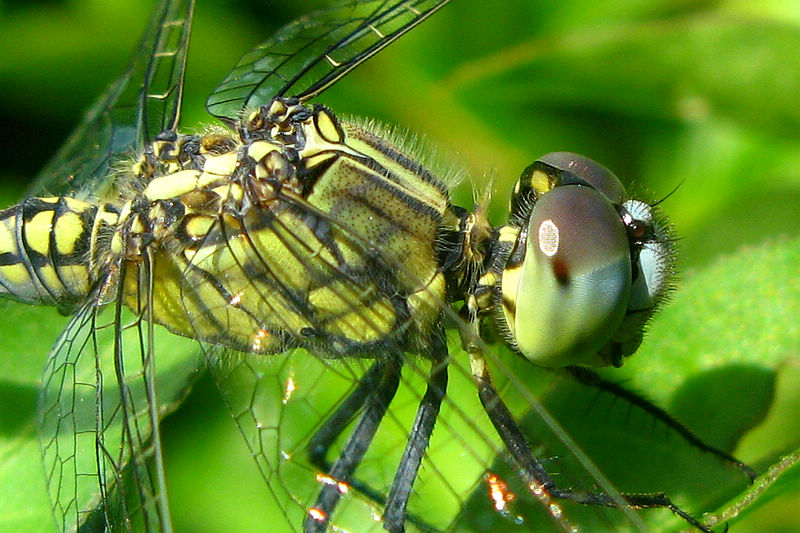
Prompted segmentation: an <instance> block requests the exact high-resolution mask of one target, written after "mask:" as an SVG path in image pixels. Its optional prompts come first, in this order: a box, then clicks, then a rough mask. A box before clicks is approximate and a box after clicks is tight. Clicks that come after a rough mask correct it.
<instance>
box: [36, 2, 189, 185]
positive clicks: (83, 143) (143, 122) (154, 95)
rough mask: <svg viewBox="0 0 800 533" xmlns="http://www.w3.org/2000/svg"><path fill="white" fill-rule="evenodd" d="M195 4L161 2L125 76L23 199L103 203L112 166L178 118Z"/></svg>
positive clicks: (92, 110)
mask: <svg viewBox="0 0 800 533" xmlns="http://www.w3.org/2000/svg"><path fill="white" fill-rule="evenodd" d="M193 9H194V0H161V2H160V4H159V6H158V8H157V9H156V10H155V11H154V14H153V17H152V18H151V20H150V22H149V23H148V26H147V29H146V30H145V33H144V35H143V37H142V40H141V41H140V42H139V45H138V47H137V50H136V52H135V53H134V56H133V58H132V59H131V61H130V63H129V65H128V68H127V69H126V71H125V73H124V74H123V75H122V76H121V77H120V78H119V79H118V80H117V81H116V82H115V83H114V84H113V85H112V86H111V87H109V88H108V90H107V91H106V92H105V93H104V94H103V95H102V96H101V97H100V98H99V99H98V100H97V101H96V102H95V103H94V104H93V105H92V107H91V108H89V110H88V111H87V112H86V115H85V116H84V118H83V120H82V122H81V123H80V124H79V125H78V126H77V128H76V129H75V130H74V131H73V132H72V134H71V135H70V137H69V138H68V139H67V141H66V143H65V144H64V145H63V146H62V147H61V149H59V151H58V152H57V153H56V154H55V156H53V158H52V159H51V160H50V161H49V162H48V163H47V165H45V167H44V168H43V169H42V171H41V172H40V173H39V175H38V176H37V178H36V180H35V181H34V183H33V184H32V186H31V187H30V188H29V190H28V191H27V194H28V195H31V196H36V195H42V194H45V193H46V194H48V195H58V194H69V195H70V196H72V197H77V198H85V197H94V198H102V196H103V194H104V193H105V192H106V191H107V190H108V189H109V188H111V187H112V186H113V182H114V178H115V173H114V169H113V163H114V161H115V159H116V158H117V157H118V156H124V155H131V154H132V153H134V152H135V151H137V150H139V149H141V147H143V146H144V144H145V143H146V142H148V141H149V140H151V139H152V137H153V136H154V135H156V134H157V133H159V132H161V131H162V130H164V129H168V128H175V127H176V126H177V124H178V121H179V118H180V107H181V99H182V95H183V80H184V72H185V70H186V56H187V50H188V44H189V34H190V31H191V22H192V12H193Z"/></svg>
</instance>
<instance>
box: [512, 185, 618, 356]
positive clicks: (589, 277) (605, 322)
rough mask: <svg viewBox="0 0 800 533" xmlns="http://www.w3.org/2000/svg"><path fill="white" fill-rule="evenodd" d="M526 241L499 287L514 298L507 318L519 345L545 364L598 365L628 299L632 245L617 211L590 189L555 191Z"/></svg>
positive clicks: (539, 206)
mask: <svg viewBox="0 0 800 533" xmlns="http://www.w3.org/2000/svg"><path fill="white" fill-rule="evenodd" d="M525 246H526V249H525V256H524V259H523V260H522V264H521V265H520V266H519V267H517V269H518V270H517V272H515V273H514V274H513V275H509V276H506V275H505V273H504V276H503V287H502V289H503V296H504V298H505V299H508V300H510V301H513V302H514V303H515V305H513V306H509V309H510V310H509V311H506V321H507V322H508V326H509V330H510V331H511V332H512V334H513V336H514V342H515V344H516V346H517V348H518V350H519V351H520V352H521V353H522V354H523V355H524V356H525V357H527V358H528V359H530V360H531V361H533V362H535V363H537V364H539V365H542V366H549V367H558V366H567V365H575V364H597V363H598V362H597V361H596V360H595V358H596V354H597V352H598V350H600V348H602V347H603V346H604V345H605V344H606V343H607V342H608V341H609V340H610V338H611V336H612V335H613V334H614V333H615V332H616V330H617V329H618V327H619V325H620V323H621V322H622V319H623V317H624V316H625V310H626V309H627V306H628V301H629V299H630V289H631V254H630V247H629V244H628V237H627V233H626V229H625V226H624V224H623V223H622V220H621V219H620V216H619V214H618V212H617V210H616V208H615V207H614V205H612V204H611V202H609V201H608V199H607V198H606V197H605V196H604V195H603V194H601V193H600V192H598V191H596V190H594V189H592V188H591V187H585V186H578V185H567V186H562V187H558V188H556V189H553V190H552V191H550V192H548V193H547V194H544V195H543V196H542V197H541V198H540V199H539V200H538V201H537V202H536V204H535V205H534V206H533V209H532V211H531V213H530V218H529V220H528V225H527V241H526V245H525ZM507 284H508V286H507Z"/></svg>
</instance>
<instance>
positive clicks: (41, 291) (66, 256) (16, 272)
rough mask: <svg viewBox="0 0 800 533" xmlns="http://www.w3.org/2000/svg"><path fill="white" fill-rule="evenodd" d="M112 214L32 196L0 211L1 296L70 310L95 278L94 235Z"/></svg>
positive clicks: (66, 200)
mask: <svg viewBox="0 0 800 533" xmlns="http://www.w3.org/2000/svg"><path fill="white" fill-rule="evenodd" d="M116 219H117V214H116V212H115V211H114V210H113V209H109V208H106V207H101V206H97V205H93V204H90V203H86V202H82V201H79V200H75V199H73V198H67V197H49V198H37V197H31V198H27V199H25V200H24V201H23V202H21V203H19V204H17V205H15V206H12V207H9V208H8V209H5V210H3V211H0V295H2V296H5V297H8V298H12V299H15V300H19V301H22V302H27V303H32V304H43V305H55V306H58V307H59V308H60V309H62V311H65V312H68V311H70V310H71V309H72V308H73V307H74V306H75V305H76V304H77V303H79V302H81V301H83V300H84V299H85V297H86V296H87V295H88V294H89V291H90V290H91V287H92V285H93V282H94V280H95V279H96V278H97V274H96V265H97V263H98V257H99V255H98V250H97V243H98V235H100V234H101V233H103V231H104V230H103V228H104V227H105V228H110V227H113V226H114V225H115V224H116Z"/></svg>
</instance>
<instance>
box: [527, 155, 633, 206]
mask: <svg viewBox="0 0 800 533" xmlns="http://www.w3.org/2000/svg"><path fill="white" fill-rule="evenodd" d="M539 161H542V162H543V163H546V164H548V165H550V166H552V167H554V168H557V169H558V170H561V171H563V172H565V173H569V174H571V175H573V176H574V177H575V178H578V179H577V180H576V182H575V183H576V184H585V185H589V186H590V187H592V188H593V189H594V190H596V191H598V192H600V193H601V194H602V195H603V196H605V197H606V198H607V199H608V201H610V202H611V203H613V204H617V205H619V204H621V203H622V202H623V201H624V200H625V196H626V194H625V187H624V186H623V185H622V182H621V181H619V178H618V177H617V176H616V175H615V174H614V173H613V172H611V171H610V170H608V169H607V168H606V167H604V166H603V165H601V164H600V163H598V162H597V161H594V160H592V159H589V158H588V157H586V156H583V155H580V154H575V153H572V152H552V153H549V154H545V155H543V156H542V157H540V158H539Z"/></svg>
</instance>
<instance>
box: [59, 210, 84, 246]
mask: <svg viewBox="0 0 800 533" xmlns="http://www.w3.org/2000/svg"><path fill="white" fill-rule="evenodd" d="M83 230H84V227H83V221H82V220H81V217H80V215H78V214H77V213H75V212H71V211H70V212H66V213H64V214H63V215H61V216H60V217H58V218H57V219H56V224H55V226H54V227H53V236H54V237H55V241H56V252H57V253H58V254H60V255H70V254H72V253H73V252H74V251H75V244H76V243H77V242H78V239H79V238H80V236H81V235H82V234H83Z"/></svg>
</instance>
